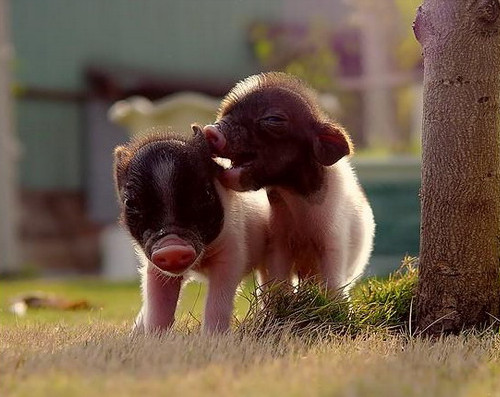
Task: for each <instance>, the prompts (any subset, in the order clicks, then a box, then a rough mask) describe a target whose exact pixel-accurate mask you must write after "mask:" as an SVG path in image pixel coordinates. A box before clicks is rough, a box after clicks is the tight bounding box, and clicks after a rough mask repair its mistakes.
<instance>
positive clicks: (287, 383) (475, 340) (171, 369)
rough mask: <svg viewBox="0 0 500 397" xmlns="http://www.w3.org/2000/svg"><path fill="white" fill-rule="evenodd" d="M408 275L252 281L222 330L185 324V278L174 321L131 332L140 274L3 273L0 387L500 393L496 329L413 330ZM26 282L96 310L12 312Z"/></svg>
mask: <svg viewBox="0 0 500 397" xmlns="http://www.w3.org/2000/svg"><path fill="white" fill-rule="evenodd" d="M410 265H411V264H410ZM415 280H416V271H415V270H414V268H413V267H411V266H408V267H407V271H406V272H401V273H399V274H395V275H393V276H391V278H389V279H386V280H377V279H370V280H367V281H363V282H361V283H360V284H359V285H358V286H356V287H355V288H354V289H353V293H352V298H351V300H350V301H345V300H342V299H340V300H334V301H333V302H332V301H331V300H328V299H326V298H325V296H324V294H323V292H322V291H321V289H319V288H314V287H310V286H308V287H307V288H306V287H304V288H301V289H299V290H298V291H297V292H296V293H294V294H293V295H292V296H288V298H286V296H283V295H282V296H281V297H280V296H279V295H277V298H273V299H267V301H265V302H263V304H259V305H256V304H255V303H254V301H253V300H252V299H251V295H250V293H249V292H248V290H247V291H246V292H245V293H244V296H243V297H240V298H239V299H238V301H237V307H238V313H239V314H238V318H239V320H238V323H239V327H238V328H237V329H236V330H234V331H233V332H231V333H229V334H224V335H219V336H207V335H203V334H201V333H200V332H198V330H197V327H192V324H193V321H192V319H193V315H194V316H197V315H198V314H197V313H199V310H200V308H201V304H202V298H201V295H203V291H201V292H200V289H199V287H198V286H197V285H191V286H189V287H188V288H187V289H185V291H184V292H183V295H184V297H183V301H182V304H181V308H180V309H181V312H182V314H183V316H182V317H183V320H182V321H180V323H179V325H178V327H177V329H175V330H173V331H172V332H168V333H165V334H163V335H154V336H149V337H143V336H141V337H134V338H130V337H129V331H130V327H131V324H132V321H133V318H134V316H135V314H136V311H137V310H138V308H139V304H140V298H139V291H138V286H137V285H136V284H135V283H130V284H109V283H105V282H99V281H95V280H94V281H92V280H87V281H83V282H51V283H46V282H44V283H40V282H37V281H16V282H1V283H0V293H1V312H0V320H1V321H0V324H1V326H0V331H1V335H0V357H1V359H0V385H1V394H2V396H33V395H36V396H75V397H79V396H89V395H91V396H101V395H103V396H104V395H120V396H137V395H148V396H155V395H158V396H160V395H165V394H168V395H169V396H176V395H182V396H212V395H214V396H223V397H224V396H235V395H238V396H263V397H266V396H302V395H307V396H402V395H404V396H487V395H490V396H497V395H500V392H499V391H500V335H499V334H498V333H494V332H493V331H490V332H487V333H483V334H481V335H480V334H474V333H468V334H464V335H460V336H449V337H443V338H441V339H438V340H433V341H430V340H426V339H423V338H420V337H418V336H417V337H411V336H410V334H409V327H408V324H409V322H408V320H409V319H410V318H411V313H410V307H411V300H412V291H413V288H414V286H415ZM33 290H45V291H50V292H54V293H59V294H62V295H64V296H65V297H67V298H75V299H81V298H85V299H88V300H89V301H90V303H91V304H93V305H94V306H95V308H94V309H93V310H91V311H89V312H85V311H82V312H77V311H76V312H57V311H49V310H38V311H33V312H28V314H27V315H26V316H25V317H20V318H17V319H16V317H15V316H14V315H11V314H10V313H8V312H7V311H6V309H7V306H8V305H7V300H8V298H9V297H11V296H14V295H17V294H19V293H21V292H26V291H33ZM249 300H250V302H249ZM249 307H250V311H249V314H248V315H245V311H246V310H247V309H248V308H249ZM190 312H194V314H190ZM186 323H190V324H191V325H190V326H188V325H186ZM195 323H196V322H195Z"/></svg>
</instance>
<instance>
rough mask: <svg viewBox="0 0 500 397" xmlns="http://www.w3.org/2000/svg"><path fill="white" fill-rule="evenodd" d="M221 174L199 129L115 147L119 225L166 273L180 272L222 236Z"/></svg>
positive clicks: (156, 134)
mask: <svg viewBox="0 0 500 397" xmlns="http://www.w3.org/2000/svg"><path fill="white" fill-rule="evenodd" d="M217 172H218V166H217V164H216V163H215V162H214V161H213V160H212V159H211V153H210V150H209V147H208V144H207V142H206V140H205V138H204V136H203V134H202V133H201V131H197V132H196V133H195V135H194V136H193V138H192V139H190V140H186V139H183V138H179V137H177V136H175V135H173V134H171V133H165V132H160V133H158V132H156V133H154V134H149V135H147V136H145V137H142V138H138V139H136V140H134V141H132V142H131V143H129V144H128V145H124V146H120V147H118V148H116V149H115V165H114V175H115V185H116V190H117V195H118V198H119V202H120V209H121V215H120V219H121V223H122V224H123V225H124V226H125V227H126V229H127V230H128V231H129V232H130V234H131V236H132V237H133V238H134V240H135V241H136V243H137V244H138V246H139V247H140V248H141V250H142V251H143V252H144V254H145V255H146V257H147V258H148V259H149V260H150V261H151V262H152V263H153V264H154V265H155V266H156V267H157V268H159V269H160V270H162V271H163V272H165V273H167V274H169V275H172V276H178V275H182V274H183V273H185V272H186V271H188V270H189V269H190V268H192V267H193V266H195V265H196V264H197V263H198V262H199V260H200V259H201V257H202V256H203V253H204V249H205V247H206V246H207V245H208V244H210V243H211V242H212V241H213V240H214V239H215V238H216V237H217V236H218V235H219V233H220V231H221V229H222V223H223V209H222V205H221V202H220V199H219V196H218V193H217V191H216V189H215V185H214V180H215V177H216V174H217Z"/></svg>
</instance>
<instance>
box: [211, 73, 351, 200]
mask: <svg viewBox="0 0 500 397" xmlns="http://www.w3.org/2000/svg"><path fill="white" fill-rule="evenodd" d="M203 133H204V134H205V138H206V139H207V141H208V142H209V145H210V148H211V150H212V152H213V153H214V154H215V155H217V156H220V157H226V158H229V159H230V160H231V161H232V168H230V169H228V170H226V171H224V172H223V173H221V176H220V180H221V182H222V183H223V184H224V185H225V186H227V187H229V188H232V189H235V190H241V191H244V190H257V189H259V188H261V187H264V186H283V187H289V188H291V189H293V190H296V191H299V192H302V193H308V192H310V191H314V190H316V189H318V188H319V187H320V185H321V181H322V167H325V166H331V165H333V164H335V163H336V162H337V161H338V160H340V159H341V158H342V157H344V156H346V155H349V154H350V153H351V151H352V145H351V142H350V140H349V138H348V136H347V134H346V133H345V132H344V130H343V129H342V127H340V126H339V125H337V124H335V123H333V122H332V121H330V120H329V119H328V118H327V117H326V116H325V114H324V113H323V112H322V111H321V110H320V107H319V105H318V101H317V99H316V96H315V93H314V92H313V91H312V90H311V89H309V88H308V87H307V86H306V85H305V84H304V83H303V82H301V81H300V80H298V79H297V78H295V77H292V76H289V75H287V74H284V73H266V74H260V75H256V76H251V77H249V78H247V79H246V80H244V81H242V82H240V83H238V84H237V85H236V86H235V87H234V88H233V89H232V90H231V91H230V92H229V94H228V95H227V96H226V97H225V98H224V99H223V101H222V105H221V108H220V110H219V112H218V116H217V120H216V122H215V123H214V124H212V125H207V126H205V127H204V128H203Z"/></svg>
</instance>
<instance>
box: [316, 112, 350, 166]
mask: <svg viewBox="0 0 500 397" xmlns="http://www.w3.org/2000/svg"><path fill="white" fill-rule="evenodd" d="M313 151H314V157H315V158H316V160H317V161H318V163H320V164H321V165H324V166H329V165H332V164H335V163H336V162H337V161H339V160H340V159H341V158H342V157H344V156H347V155H349V154H351V153H352V143H351V140H350V139H349V137H348V136H347V134H346V133H345V131H344V130H343V128H342V127H340V126H339V125H337V124H334V123H332V122H325V123H321V124H320V126H319V127H318V128H317V129H316V130H315V131H314V133H313Z"/></svg>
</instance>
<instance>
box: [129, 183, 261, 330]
mask: <svg viewBox="0 0 500 397" xmlns="http://www.w3.org/2000/svg"><path fill="white" fill-rule="evenodd" d="M216 189H217V192H218V193H219V197H220V199H221V202H222V206H223V208H224V224H223V228H222V231H221V233H220V234H219V236H218V237H217V238H216V239H215V240H214V241H213V242H212V243H211V244H209V245H208V246H207V247H205V249H204V251H203V253H202V254H201V255H200V258H199V259H198V260H197V261H196V264H195V265H194V266H193V267H192V268H191V269H190V271H189V272H188V274H185V275H184V276H183V277H182V281H181V279H180V278H179V277H169V276H166V275H165V274H163V273H162V272H161V271H160V270H159V269H158V268H156V267H155V266H154V265H153V264H152V263H151V262H150V261H149V260H148V259H147V258H146V256H145V255H144V253H143V252H142V251H141V250H140V249H139V251H140V252H138V254H139V258H140V260H141V263H142V264H143V266H142V268H141V270H140V275H141V286H142V297H143V306H142V309H141V311H140V313H139V315H138V317H137V319H136V324H135V330H136V331H146V332H151V331H154V330H161V329H166V328H169V327H171V326H172V323H173V321H174V313H175V307H176V305H177V300H178V297H179V290H180V287H181V284H183V283H186V282H187V281H188V280H189V279H191V278H192V277H193V276H194V277H196V278H200V276H201V277H202V278H203V279H206V280H207V282H208V295H207V299H206V304H205V313H204V322H203V328H204V330H206V331H207V332H216V331H225V330H227V329H228V327H229V323H230V320H231V315H232V311H233V304H234V296H235V293H236V289H237V287H238V285H239V283H240V282H241V280H242V278H243V277H244V276H245V274H247V273H249V272H250V271H251V270H252V269H262V268H263V263H264V256H265V252H266V249H267V241H268V233H269V230H268V228H269V213H270V211H269V202H268V200H267V197H266V194H265V192H264V191H259V192H247V193H237V192H234V191H231V190H228V189H225V188H224V187H222V186H221V185H220V183H219V182H216Z"/></svg>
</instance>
